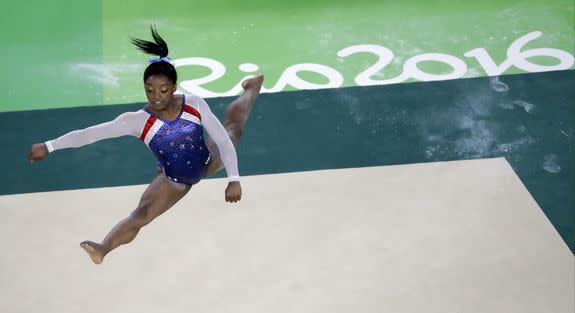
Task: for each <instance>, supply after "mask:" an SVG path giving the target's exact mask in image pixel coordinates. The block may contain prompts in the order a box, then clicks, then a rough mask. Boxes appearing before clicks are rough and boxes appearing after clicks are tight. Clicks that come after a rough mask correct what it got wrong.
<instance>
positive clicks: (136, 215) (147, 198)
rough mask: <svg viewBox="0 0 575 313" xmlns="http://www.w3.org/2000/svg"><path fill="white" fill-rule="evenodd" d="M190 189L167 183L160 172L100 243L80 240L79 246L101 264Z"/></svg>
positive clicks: (181, 185) (168, 181) (166, 179)
mask: <svg viewBox="0 0 575 313" xmlns="http://www.w3.org/2000/svg"><path fill="white" fill-rule="evenodd" d="M190 188H191V186H188V185H183V184H178V183H174V182H172V181H170V180H169V179H168V178H167V177H166V176H165V175H164V174H163V173H162V174H160V175H158V176H157V177H156V178H155V179H154V180H153V181H152V183H151V184H150V185H149V186H148V188H147V189H146V191H144V193H143V194H142V197H141V198H140V203H139V204H138V207H137V208H136V209H135V210H134V211H133V212H132V213H131V214H130V216H128V217H127V218H125V219H123V220H122V221H120V222H119V223H118V224H117V225H116V226H115V227H114V228H113V229H112V230H111V231H110V233H109V234H108V235H107V236H106V238H104V241H102V243H95V242H92V241H83V242H82V243H81V244H80V246H81V247H82V248H84V250H86V252H87V253H88V254H89V255H90V258H91V259H92V261H93V262H94V263H96V264H100V263H102V261H103V260H104V257H105V256H106V254H108V253H109V252H110V251H112V250H114V249H115V248H117V247H119V246H120V245H123V244H127V243H129V242H131V241H132V240H134V238H136V235H137V234H138V232H139V231H140V229H141V228H142V227H144V226H146V225H147V224H149V223H150V222H151V221H152V220H154V219H155V218H156V217H158V216H160V215H161V214H162V213H164V212H166V211H167V210H168V209H169V208H171V207H172V206H173V205H174V204H176V203H177V202H178V201H179V200H180V199H181V198H182V197H184V196H185V195H186V194H187V193H188V191H189V190H190Z"/></svg>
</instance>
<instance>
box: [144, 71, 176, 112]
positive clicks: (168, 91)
mask: <svg viewBox="0 0 575 313" xmlns="http://www.w3.org/2000/svg"><path fill="white" fill-rule="evenodd" d="M144 88H145V90H146V97H147V98H148V103H149V105H150V107H152V108H153V109H154V110H163V109H165V108H167V107H168V106H170V105H171V104H172V103H174V92H176V84H174V83H173V82H172V81H170V80H169V79H168V77H166V76H164V75H151V76H150V77H148V79H146V81H145V82H144Z"/></svg>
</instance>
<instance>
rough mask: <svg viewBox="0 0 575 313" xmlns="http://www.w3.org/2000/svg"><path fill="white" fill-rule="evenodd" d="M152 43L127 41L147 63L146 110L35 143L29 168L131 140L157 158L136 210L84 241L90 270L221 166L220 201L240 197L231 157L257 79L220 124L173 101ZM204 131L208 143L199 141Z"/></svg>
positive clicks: (186, 97) (168, 75) (202, 106)
mask: <svg viewBox="0 0 575 313" xmlns="http://www.w3.org/2000/svg"><path fill="white" fill-rule="evenodd" d="M151 32H152V37H153V39H154V42H151V41H146V40H142V39H132V43H133V44H134V45H136V47H138V48H139V49H140V50H142V51H144V52H145V53H148V54H152V55H156V56H158V57H157V58H151V59H150V60H149V62H150V64H149V65H148V67H147V68H146V70H145V71H144V88H145V92H146V97H147V98H148V103H147V105H146V106H145V107H144V108H142V109H140V110H138V111H136V112H126V113H123V114H121V115H119V116H118V117H117V118H116V119H114V120H112V121H109V122H106V123H103V124H98V125H95V126H91V127H88V128H86V129H82V130H75V131H72V132H69V133H67V134H65V135H63V136H61V137H59V138H56V139H53V140H49V141H46V142H44V143H36V144H33V145H32V147H31V148H30V152H29V153H28V160H29V161H30V162H34V161H38V160H42V159H43V158H44V157H46V156H47V155H48V154H49V153H52V152H53V151H55V150H58V149H64V148H77V147H81V146H84V145H87V144H91V143H94V142H96V141H99V140H102V139H106V138H115V137H120V136H125V135H131V136H134V137H138V138H140V140H141V141H143V142H144V144H146V145H147V146H148V147H149V148H150V150H151V151H152V153H153V154H154V156H155V157H156V159H157V160H158V175H157V177H155V178H154V180H153V181H152V182H151V183H150V185H149V186H148V188H147V189H146V191H144V193H143V194H142V197H141V198H140V202H139V204H138V206H137V207H136V209H135V210H134V211H133V212H132V213H131V214H130V215H129V216H128V217H127V218H125V219H124V220H122V221H120V222H119V223H118V224H117V225H116V226H115V227H114V228H112V230H111V231H110V232H109V233H108V235H107V236H106V237H105V238H104V240H103V241H102V242H101V243H96V242H92V241H83V242H82V243H81V244H80V246H81V247H82V248H83V249H84V250H85V251H86V252H87V253H88V255H89V256H90V258H91V259H92V261H93V262H94V263H96V264H100V263H102V261H103V259H104V257H105V256H106V255H107V254H108V253H110V251H112V250H114V249H115V248H117V247H118V246H120V245H123V244H127V243H129V242H131V241H132V240H134V238H135V237H136V235H137V234H138V232H139V231H140V229H141V228H142V227H143V226H145V225H147V224H148V223H150V222H151V221H152V220H154V219H155V218H156V217H158V216H160V215H161V214H162V213H164V212H166V211H167V210H168V209H169V208H171V207H172V206H173V205H174V204H176V202H178V201H179V200H180V199H181V198H182V197H184V196H185V195H186V194H187V193H188V191H189V190H190V188H191V187H192V186H193V185H195V184H197V183H198V182H199V181H200V180H201V179H202V178H204V177H208V176H210V175H212V174H214V173H215V172H217V171H219V170H220V169H222V167H225V168H226V172H227V176H228V185H227V187H226V189H225V200H226V201H227V202H237V201H239V200H240V199H241V196H242V188H241V185H240V181H239V174H238V164H237V155H236V151H235V148H234V146H236V145H237V144H238V141H239V139H240V136H241V135H242V131H243V129H244V124H245V122H246V120H247V118H248V116H249V113H250V111H251V109H252V105H253V103H254V100H255V99H256V97H257V96H258V95H259V92H260V89H261V86H262V83H263V76H262V75H258V76H256V77H253V78H249V79H246V80H245V81H243V82H242V87H243V88H244V92H243V93H242V95H240V96H239V97H238V98H236V99H235V100H234V101H233V102H232V103H230V105H229V106H228V108H227V110H226V113H225V117H224V123H223V125H222V124H221V123H220V121H219V120H218V119H217V117H216V116H215V115H214V114H213V113H212V112H211V110H210V108H209V106H208V105H207V103H206V102H205V101H204V100H203V99H202V98H201V97H199V96H196V95H192V94H183V95H178V94H174V93H175V91H176V82H177V74H176V69H175V68H174V66H173V65H172V64H171V63H170V62H169V60H170V59H169V57H168V45H167V44H166V42H165V41H164V40H163V39H162V38H161V37H160V36H159V35H158V33H157V31H156V29H155V27H153V26H152V27H151ZM204 130H205V131H206V133H207V135H209V138H207V139H205V137H204Z"/></svg>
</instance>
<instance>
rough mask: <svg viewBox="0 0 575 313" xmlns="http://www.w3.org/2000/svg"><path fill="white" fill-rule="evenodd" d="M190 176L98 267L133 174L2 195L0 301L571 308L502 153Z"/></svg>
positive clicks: (568, 291)
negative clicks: (234, 197)
mask: <svg viewBox="0 0 575 313" xmlns="http://www.w3.org/2000/svg"><path fill="white" fill-rule="evenodd" d="M224 187H225V181H223V180H219V179H217V180H208V181H204V182H202V183H201V184H200V185H199V186H198V187H197V188H196V190H193V191H192V193H190V194H189V195H188V196H187V197H186V198H185V199H184V201H182V202H181V203H179V204H178V205H177V206H176V207H175V208H173V209H172V210H170V211H169V212H168V213H166V214H165V215H163V216H162V217H160V218H159V219H158V220H156V221H154V222H153V223H152V224H151V225H150V226H148V227H147V228H146V229H145V230H144V231H143V232H142V233H141V234H140V236H139V237H138V238H137V239H136V241H135V242H134V243H133V244H131V245H130V246H127V247H122V248H120V249H118V250H116V251H115V252H113V253H112V254H111V255H109V257H108V259H106V260H105V262H104V264H103V265H101V266H96V265H94V264H92V263H91V262H90V261H89V259H88V257H87V256H86V255H85V254H84V252H83V251H82V250H81V249H80V247H79V246H78V243H79V242H80V241H82V240H84V239H93V240H100V239H101V238H103V236H104V235H105V234H106V233H107V231H108V230H109V229H110V228H111V227H112V226H113V225H114V224H115V223H116V222H117V221H118V220H119V219H121V218H123V217H124V216H126V215H127V214H128V213H129V212H130V211H131V209H132V208H133V207H134V205H135V204H136V202H137V200H138V197H139V195H140V193H141V192H142V191H143V189H144V188H145V186H131V187H121V188H102V189H92V190H76V191H63V192H50V193H37V194H25V195H13V196H3V197H0V246H1V247H2V252H1V256H0V312H10V313H17V312H42V313H49V312H54V313H56V312H57V313H66V312H84V313H91V312H98V313H100V312H118V313H127V312H142V313H147V312H155V313H156V312H166V313H178V312H201V313H212V312H214V313H215V312H230V313H232V312H233V313H243V312H246V313H248V312H249V313H258V312H262V313H269V312H273V313H283V312H294V313H295V312H297V313H313V312H325V313H340V312H341V313H343V312H350V313H361V312H365V313H368V312H369V313H371V312H374V313H375V312H378V313H379V312H395V313H402V312H414V313H423V312H425V313H431V312H438V313H450V312H453V313H455V312H463V313H472V312H497V313H512V312H520V313H527V312H533V313H542V312H553V313H562V312H564V313H572V312H573V310H574V304H573V302H574V296H573V295H574V257H573V254H572V253H571V252H570V251H569V250H568V248H567V246H566V245H565V243H564V242H563V241H562V240H561V238H560V237H559V235H558V234H557V232H556V231H555V229H554V228H553V226H552V225H551V224H550V223H549V222H548V220H547V219H546V217H545V216H544V214H543V213H542V211H541V209H540V208H539V207H538V206H537V204H536V203H535V201H534V200H533V199H532V198H531V196H530V194H529V193H528V192H527V190H526V189H525V187H524V186H523V185H522V184H521V182H520V180H519V179H518V177H517V176H516V175H515V174H514V172H513V170H512V169H511V167H510V166H509V165H508V163H507V162H506V161H505V160H504V159H489V160H477V161H458V162H447V163H429V164H416V165H403V166H390V167H372V168H361V169H344V170H328V171H316V172H304V173H291V174H280V175H263V176H252V177H244V178H243V188H244V200H242V202H241V203H240V204H237V205H228V204H225V203H224V201H223V190H224Z"/></svg>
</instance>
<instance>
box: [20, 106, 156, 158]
mask: <svg viewBox="0 0 575 313" xmlns="http://www.w3.org/2000/svg"><path fill="white" fill-rule="evenodd" d="M146 114H147V113H145V112H143V111H138V112H128V113H124V114H122V115H120V116H118V117H117V118H116V119H114V120H112V121H109V122H106V123H102V124H98V125H94V126H91V127H88V128H85V129H80V130H75V131H72V132H69V133H67V134H65V135H63V136H61V137H58V138H56V139H53V140H49V141H46V142H44V143H36V144H33V145H32V147H30V152H28V160H29V161H30V162H33V161H39V160H42V159H43V158H45V157H46V156H47V155H48V154H49V153H51V152H53V151H55V150H58V149H65V148H78V147H82V146H85V145H88V144H91V143H94V142H96V141H99V140H103V139H107V138H116V137H120V136H125V135H132V136H138V135H139V131H140V128H141V125H143V124H144V123H145V121H146V119H147V115H146Z"/></svg>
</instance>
